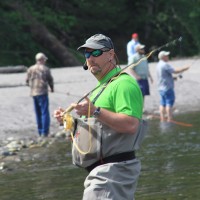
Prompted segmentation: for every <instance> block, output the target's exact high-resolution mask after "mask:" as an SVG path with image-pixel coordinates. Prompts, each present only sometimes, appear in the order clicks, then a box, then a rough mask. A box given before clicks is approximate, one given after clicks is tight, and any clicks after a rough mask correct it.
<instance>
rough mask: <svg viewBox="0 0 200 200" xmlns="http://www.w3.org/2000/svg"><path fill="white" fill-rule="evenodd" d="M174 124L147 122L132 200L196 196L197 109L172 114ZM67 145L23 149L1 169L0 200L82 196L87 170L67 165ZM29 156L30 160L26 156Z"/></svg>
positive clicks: (76, 199)
mask: <svg viewBox="0 0 200 200" xmlns="http://www.w3.org/2000/svg"><path fill="white" fill-rule="evenodd" d="M176 120H177V121H178V122H185V123H190V124H192V126H191V127H188V126H185V125H187V124H182V123H181V125H180V123H179V125H178V124H177V123H176V122H175V123H170V124H168V123H160V122H159V121H158V120H157V119H155V120H149V132H148V134H147V136H146V138H145V140H144V142H143V145H142V148H141V149H140V150H139V151H138V152H137V156H138V157H139V158H140V159H141V162H142V171H141V176H140V179H139V182H138V188H137V192H136V194H135V197H136V199H138V200H139V199H140V200H199V199H200V190H199V188H200V156H199V152H200V112H194V113H189V114H182V115H178V116H176ZM70 148H71V144H70V142H66V141H65V140H61V141H57V142H55V143H54V144H53V145H51V146H50V147H48V148H45V147H44V148H34V149H31V150H30V149H29V150H28V149H27V150H26V149H25V150H23V152H21V153H20V157H21V160H23V161H20V162H14V163H12V165H10V166H9V167H8V169H7V170H6V171H5V172H0V200H25V199H26V200H42V199H46V200H80V199H81V197H82V192H83V182H84V179H85V177H86V176H87V172H85V171H84V170H83V169H79V168H76V167H74V166H73V165H72V164H71V154H70ZM30 158H31V159H30Z"/></svg>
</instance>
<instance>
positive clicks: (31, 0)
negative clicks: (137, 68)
mask: <svg viewBox="0 0 200 200" xmlns="http://www.w3.org/2000/svg"><path fill="white" fill-rule="evenodd" d="M0 13H1V14H0V15H1V17H0V22H1V29H0V66H16V65H24V66H30V65H32V64H33V63H34V57H35V54H36V53H38V52H44V53H45V54H46V55H47V57H48V58H49V60H48V65H49V66H50V67H53V68H56V67H68V66H78V65H81V64H82V63H84V57H83V55H82V54H81V53H79V52H78V51H77V47H78V46H80V45H81V44H83V43H84V41H85V40H86V39H87V38H88V37H90V36H91V35H93V34H96V33H103V34H106V35H107V36H109V37H110V38H111V39H112V40H113V42H114V45H115V49H116V52H117V55H118V58H119V60H120V63H121V64H126V62H127V55H126V45H127V42H128V41H129V40H130V39H131V34H132V33H133V32H137V33H138V34H139V38H140V42H141V43H142V44H145V45H146V52H149V51H151V50H152V49H154V48H157V47H159V46H162V45H163V44H166V43H167V42H170V41H173V40H174V39H177V38H179V37H182V38H183V40H182V42H181V43H180V44H178V45H176V46H169V47H168V48H165V50H169V51H171V55H172V56H173V57H189V56H194V55H198V54H199V52H200V33H199V32H200V23H199V21H200V1H199V0H168V1H166V0H143V1H141V0H109V1H108V0H99V1H95V0H6V1H0Z"/></svg>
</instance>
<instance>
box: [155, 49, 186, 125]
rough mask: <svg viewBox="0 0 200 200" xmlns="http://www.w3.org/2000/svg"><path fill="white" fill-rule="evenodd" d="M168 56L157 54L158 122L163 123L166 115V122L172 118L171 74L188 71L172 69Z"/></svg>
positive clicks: (167, 53) (173, 96)
mask: <svg viewBox="0 0 200 200" xmlns="http://www.w3.org/2000/svg"><path fill="white" fill-rule="evenodd" d="M169 54H170V52H169V51H161V52H159V54H158V59H159V62H158V64H157V68H156V71H157V78H158V91H159V94H160V107H159V110H160V120H161V121H164V120H165V114H166V115H167V121H168V122H170V121H171V120H172V118H173V117H172V108H173V105H174V103H175V92H174V78H173V74H178V73H181V72H184V71H186V70H188V69H189V67H182V68H179V69H174V68H173V67H172V66H171V65H169V64H168V61H169Z"/></svg>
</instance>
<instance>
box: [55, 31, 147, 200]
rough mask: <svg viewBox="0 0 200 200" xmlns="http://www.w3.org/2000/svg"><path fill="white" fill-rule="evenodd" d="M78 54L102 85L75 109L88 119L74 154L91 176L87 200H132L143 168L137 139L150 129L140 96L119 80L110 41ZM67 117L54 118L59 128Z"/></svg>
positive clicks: (81, 124)
mask: <svg viewBox="0 0 200 200" xmlns="http://www.w3.org/2000/svg"><path fill="white" fill-rule="evenodd" d="M78 50H82V51H83V53H84V56H85V59H86V65H87V67H88V70H89V71H90V72H91V73H92V74H93V75H94V76H95V78H96V79H97V81H98V83H97V86H98V88H96V89H95V90H93V92H92V94H91V95H90V96H89V97H86V98H85V100H84V101H82V102H80V103H78V104H77V103H72V104H71V106H72V107H73V108H74V109H75V112H76V114H77V115H79V116H84V117H85V118H83V119H82V118H81V119H80V118H78V119H77V127H76V129H75V131H74V133H75V135H74V139H73V148H72V157H73V163H74V164H75V165H78V166H80V167H83V168H85V169H86V170H87V171H88V172H89V174H88V176H87V178H86V180H85V182H84V186H85V190H84V194H83V200H94V199H107V200H113V199H115V200H121V199H126V200H133V199H134V193H135V190H136V185H137V180H138V177H139V174H140V168H141V166H140V161H139V160H138V159H137V158H136V157H135V150H136V149H138V148H139V143H138V142H139V140H137V139H136V138H137V136H138V134H139V133H141V134H139V135H140V136H142V135H143V134H144V133H145V129H143V128H144V127H146V124H145V122H144V121H142V120H141V118H142V107H143V101H142V94H141V90H140V88H139V86H138V84H137V82H136V81H135V80H134V79H133V78H132V77H131V76H129V75H128V74H125V73H122V74H119V72H120V71H121V69H120V68H119V67H118V66H117V65H116V54H115V50H114V45H113V42H112V40H111V39H110V38H109V37H107V36H105V35H103V34H96V35H93V36H91V37H90V38H89V39H87V40H86V42H85V44H83V45H82V46H80V47H79V48H78ZM113 77H114V79H112V78H113ZM133 99H134V101H133ZM63 112H64V110H63V109H57V110H55V112H54V117H55V118H57V120H58V121H59V122H62V113H63ZM90 116H91V117H90ZM88 124H90V125H89V127H90V128H89V129H88V128H87V125H88ZM142 127H143V128H142ZM85 132H86V134H85ZM84 134H85V135H84ZM90 137H91V138H90ZM87 141H88V142H87ZM86 143H88V146H86ZM90 143H91V145H90ZM84 144H85V145H84ZM81 147H82V148H81ZM91 148H92V150H91ZM83 149H85V151H83Z"/></svg>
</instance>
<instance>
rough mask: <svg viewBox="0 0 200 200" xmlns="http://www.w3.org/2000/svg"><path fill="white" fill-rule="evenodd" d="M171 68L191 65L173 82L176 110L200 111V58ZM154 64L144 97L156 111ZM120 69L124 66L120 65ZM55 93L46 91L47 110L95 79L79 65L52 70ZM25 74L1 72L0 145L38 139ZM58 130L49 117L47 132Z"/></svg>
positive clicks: (76, 96)
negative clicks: (47, 93)
mask: <svg viewBox="0 0 200 200" xmlns="http://www.w3.org/2000/svg"><path fill="white" fill-rule="evenodd" d="M169 63H170V64H171V65H172V66H173V67H175V68H176V67H182V66H186V65H191V68H190V69H189V70H188V71H186V72H185V73H183V78H178V79H177V81H176V82H175V91H176V103H175V108H176V113H182V112H190V111H196V110H200V108H199V105H200V96H199V92H200V78H199V77H200V76H199V74H200V67H199V66H200V58H188V59H181V60H173V61H170V62H169ZM156 64H157V63H150V64H149V66H150V71H151V74H152V76H153V79H154V83H153V84H151V85H150V90H151V95H150V96H148V97H146V98H145V110H146V111H147V112H148V113H157V112H158V106H159V95H158V92H157V80H156V70H155V69H156ZM121 67H122V68H123V67H125V66H121ZM52 75H53V77H54V81H55V93H50V94H49V100H50V112H51V115H53V111H54V110H55V109H56V108H58V107H63V108H67V107H68V106H69V105H70V104H71V103H72V102H77V101H78V100H79V99H80V98H81V97H82V96H83V95H84V94H85V93H87V92H88V91H90V90H91V89H93V88H94V87H95V85H96V79H95V78H94V77H93V76H92V75H91V74H90V72H89V71H85V70H83V69H82V67H81V66H77V67H67V68H59V69H58V68H57V69H52ZM25 77H26V73H15V74H0V102H1V103H0V110H1V114H0V141H1V142H0V148H2V147H3V143H4V142H5V141H9V140H10V141H14V140H19V139H27V138H29V139H30V138H32V139H33V138H34V139H35V140H37V138H38V134H37V128H36V122H35V113H34V111H33V102H32V98H31V97H30V96H29V92H30V90H29V88H28V87H27V86H25ZM59 131H61V129H60V127H59V126H58V124H57V122H56V120H55V119H54V118H53V117H52V118H51V130H50V134H51V135H55V134H56V133H57V132H59Z"/></svg>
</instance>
